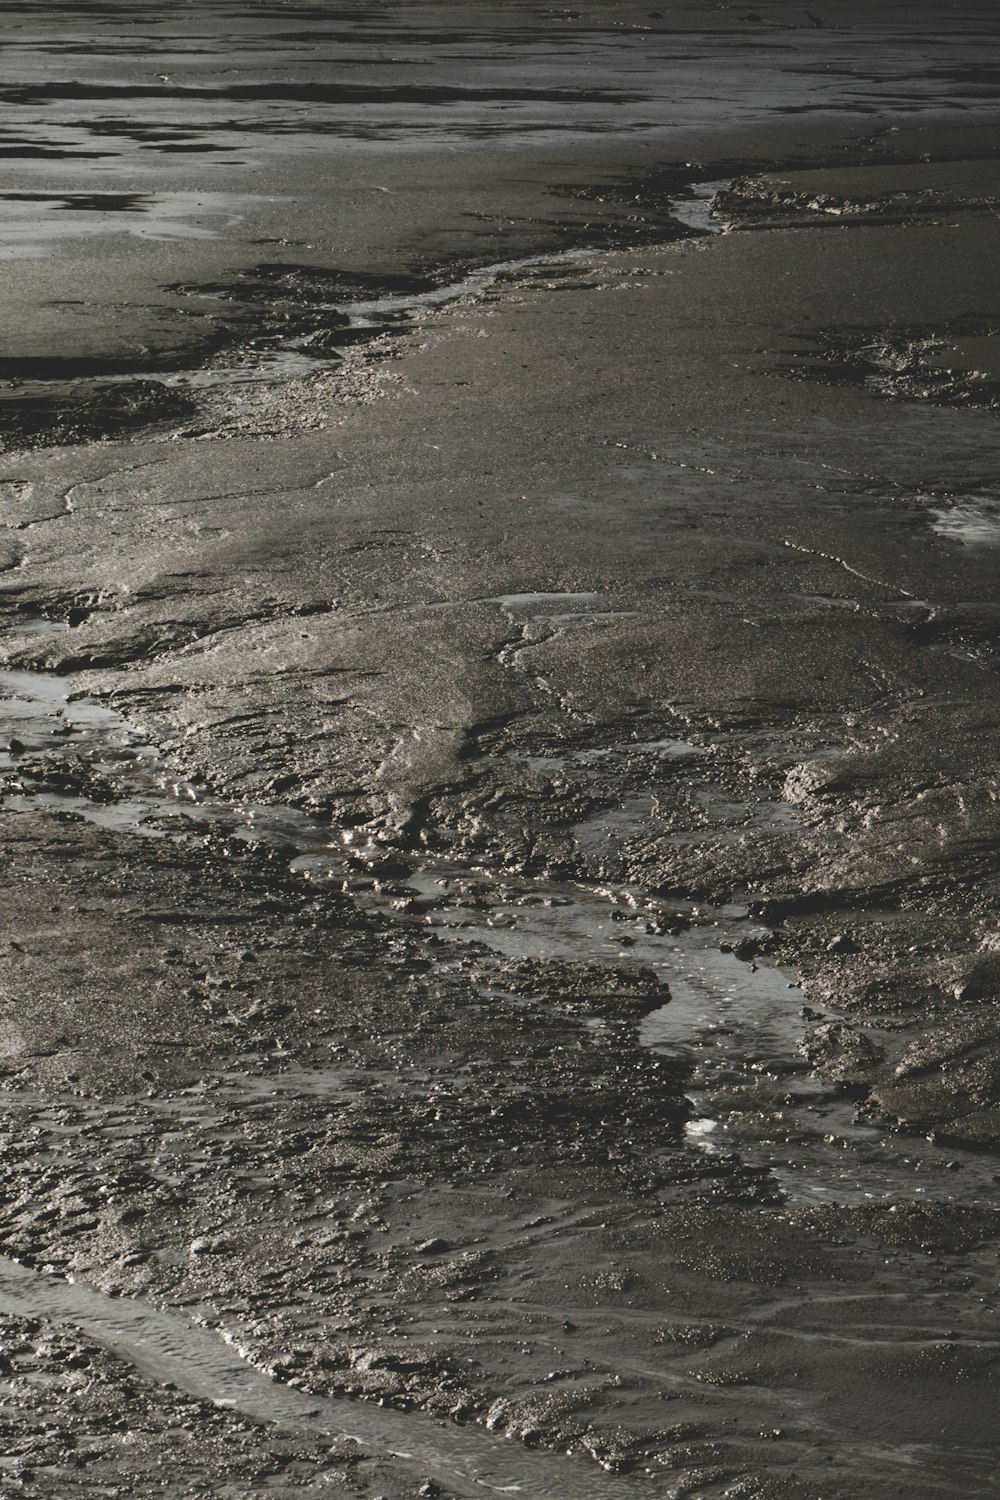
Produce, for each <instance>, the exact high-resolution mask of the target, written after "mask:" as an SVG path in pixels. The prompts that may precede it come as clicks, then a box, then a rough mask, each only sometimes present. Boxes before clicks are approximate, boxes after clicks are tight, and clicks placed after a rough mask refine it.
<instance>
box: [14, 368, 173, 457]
mask: <svg viewBox="0 0 1000 1500" xmlns="http://www.w3.org/2000/svg"><path fill="white" fill-rule="evenodd" d="M197 410H198V405H197V402H196V401H194V400H193V399H192V398H191V397H190V396H189V395H187V394H186V393H185V392H183V391H179V390H171V389H169V388H168V387H167V386H165V385H163V384H162V383H160V382H158V381H153V380H123V381H113V382H111V383H109V384H107V385H104V386H100V387H98V388H96V389H95V388H93V387H90V388H88V387H87V386H83V387H82V388H80V387H74V386H64V387H63V388H62V389H57V390H51V389H49V390H46V391H44V392H39V391H37V390H32V389H31V388H30V387H27V388H23V389H20V390H14V391H0V423H2V429H3V433H4V445H5V446H6V447H7V448H15V449H17V448H33V447H49V446H51V445H53V444H56V443H59V444H70V443H91V442H99V441H102V440H104V439H108V438H130V437H134V436H136V435H137V434H139V433H155V432H156V431H158V430H162V429H163V428H165V427H172V426H173V425H175V424H176V423H178V422H187V421H190V420H192V419H193V418H194V416H195V415H196V413H197Z"/></svg>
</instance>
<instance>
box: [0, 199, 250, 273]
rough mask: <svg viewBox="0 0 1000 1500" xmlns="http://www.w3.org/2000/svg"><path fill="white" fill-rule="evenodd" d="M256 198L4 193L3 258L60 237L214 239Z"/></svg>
mask: <svg viewBox="0 0 1000 1500" xmlns="http://www.w3.org/2000/svg"><path fill="white" fill-rule="evenodd" d="M270 201H274V200H270ZM258 202H260V199H259V198H257V197H255V196H253V195H251V194H247V193H219V192H201V193H193V192H157V193H112V192H107V193H93V192H91V193H83V192H73V191H59V190H56V189H52V190H50V191H44V192H43V191H38V192H24V193H0V204H2V208H3V212H2V215H0V260H15V259H23V258H25V257H36V256H40V255H44V254H45V253H47V252H48V251H49V250H50V249H51V247H52V246H53V245H54V244H55V243H56V242H58V241H61V240H70V239H72V240H81V239H95V238H100V237H102V236H107V235H110V234H116V235H117V234H128V235H131V236H133V237H135V238H138V239H147V240H158V241H172V240H191V239H215V238H217V237H218V236H219V235H220V234H222V233H223V232H225V231H226V230H227V229H231V228H232V227H233V225H235V224H238V223H239V222H240V219H241V218H242V216H243V214H244V213H245V212H246V210H247V209H248V208H249V207H250V206H251V205H252V204H255V203H258Z"/></svg>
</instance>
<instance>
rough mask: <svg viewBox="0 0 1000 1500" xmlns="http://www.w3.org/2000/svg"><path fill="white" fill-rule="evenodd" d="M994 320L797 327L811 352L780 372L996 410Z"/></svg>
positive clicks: (999, 348)
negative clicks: (808, 329)
mask: <svg viewBox="0 0 1000 1500" xmlns="http://www.w3.org/2000/svg"><path fill="white" fill-rule="evenodd" d="M998 335H1000V323H998V322H996V321H995V320H994V319H992V318H987V319H978V318H969V319H963V320H961V321H956V322H954V323H951V324H949V325H947V326H945V327H941V326H937V327H931V326H927V325H908V326H904V327H897V328H864V329H862V328H846V329H843V328H841V329H825V330H822V331H820V332H818V333H816V334H809V335H803V336H802V341H803V343H804V344H807V345H808V344H810V343H812V344H813V345H814V346H815V353H814V354H812V355H809V354H804V355H800V356H797V357H796V358H795V360H794V362H788V363H785V364H784V365H783V366H782V367H781V369H782V373H784V374H785V375H787V376H791V377H793V378H794V379H797V380H815V381H819V382H821V383H822V384H824V385H848V386H854V387H856V388H858V389H860V390H864V391H867V392H869V393H870V394H872V395H874V396H878V397H881V398H882V399H884V400H888V401H926V402H929V403H930V404H932V405H934V406H956V407H963V408H966V409H979V410H986V411H996V410H997V409H998V408H1000V337H998Z"/></svg>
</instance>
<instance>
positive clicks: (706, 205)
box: [671, 177, 732, 234]
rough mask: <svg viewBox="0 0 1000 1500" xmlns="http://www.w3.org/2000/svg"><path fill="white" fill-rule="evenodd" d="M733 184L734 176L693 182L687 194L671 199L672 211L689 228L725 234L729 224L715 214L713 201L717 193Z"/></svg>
mask: <svg viewBox="0 0 1000 1500" xmlns="http://www.w3.org/2000/svg"><path fill="white" fill-rule="evenodd" d="M731 186H732V178H728V177H727V178H722V179H720V180H719V181H717V182H695V183H692V184H691V186H690V187H689V188H688V190H687V192H686V193H685V194H683V195H682V196H681V197H679V198H672V199H671V204H672V207H671V213H672V214H673V217H674V218H675V219H677V220H678V222H679V223H681V224H686V225H687V227H688V228H689V229H697V230H699V231H700V232H701V233H702V234H724V233H725V231H726V228H727V226H726V224H725V222H724V220H722V219H719V218H717V217H716V216H715V215H714V214H713V212H712V203H713V200H714V199H715V197H716V196H717V194H719V193H724V192H726V191H727V190H728V189H729V188H730V187H731Z"/></svg>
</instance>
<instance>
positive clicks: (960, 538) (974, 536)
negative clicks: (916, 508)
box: [930, 495, 1000, 547]
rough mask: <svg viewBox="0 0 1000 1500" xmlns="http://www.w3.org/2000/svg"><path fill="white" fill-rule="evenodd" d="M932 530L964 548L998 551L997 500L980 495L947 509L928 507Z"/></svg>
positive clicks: (999, 523) (999, 518)
mask: <svg viewBox="0 0 1000 1500" xmlns="http://www.w3.org/2000/svg"><path fill="white" fill-rule="evenodd" d="M930 514H931V516H932V517H933V518H934V519H933V520H932V521H931V530H932V531H936V532H937V534H938V536H943V537H945V538H947V540H948V541H949V542H960V543H962V544H963V545H965V546H967V547H1000V499H998V498H997V497H995V496H986V495H983V496H982V497H980V498H977V499H970V500H965V501H961V502H959V504H957V505H950V506H948V507H947V508H945V507H942V506H931V507H930Z"/></svg>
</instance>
